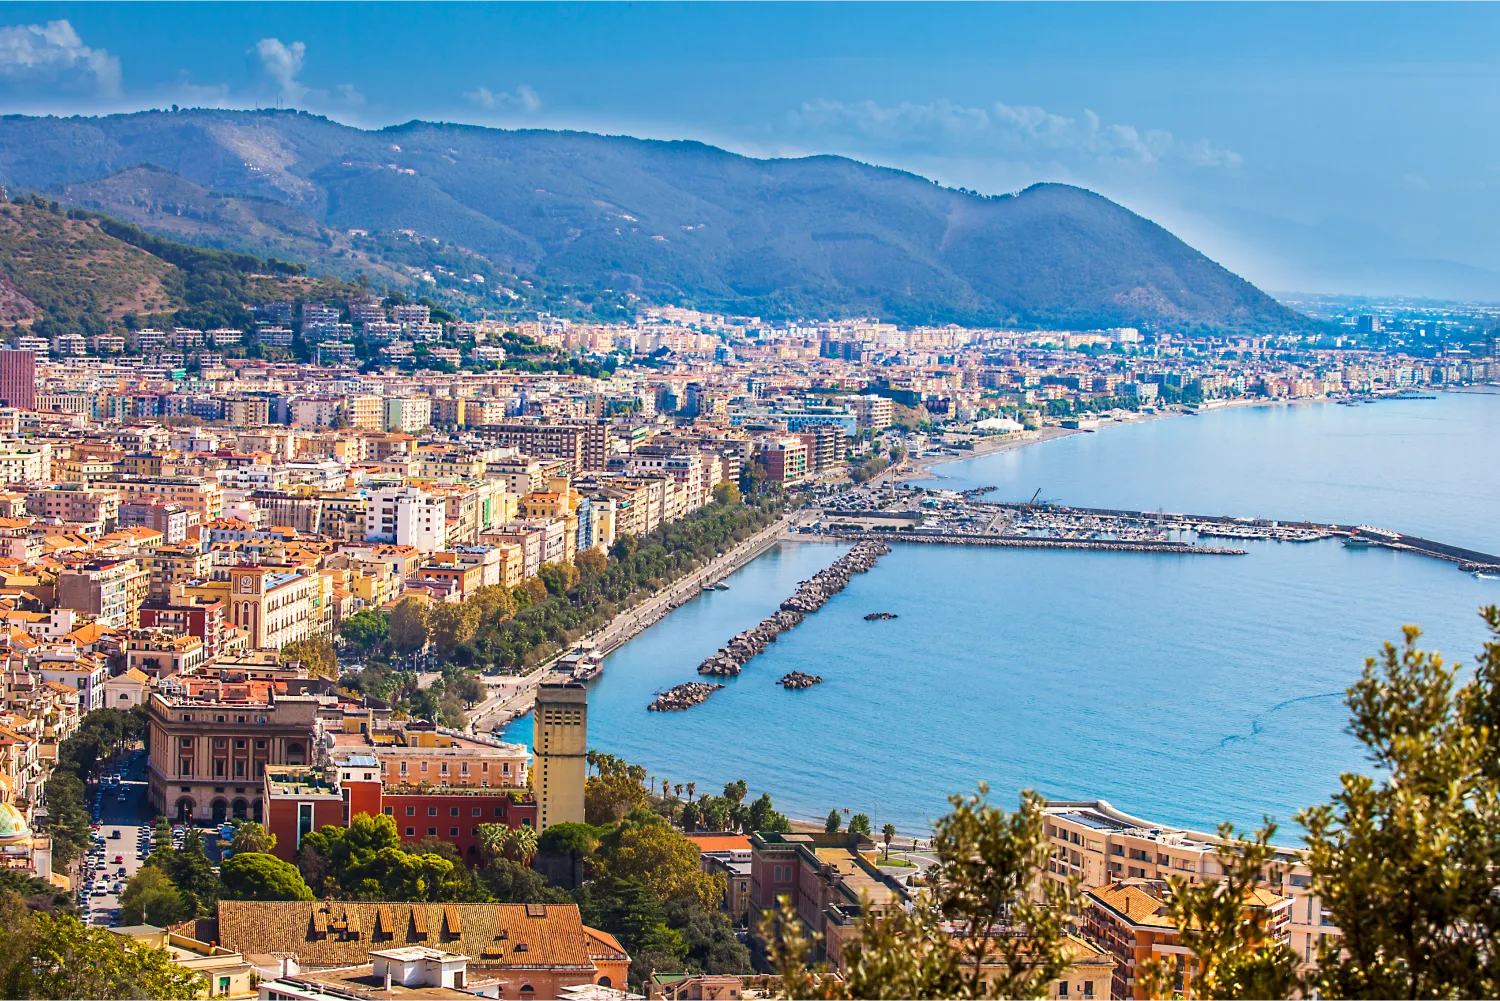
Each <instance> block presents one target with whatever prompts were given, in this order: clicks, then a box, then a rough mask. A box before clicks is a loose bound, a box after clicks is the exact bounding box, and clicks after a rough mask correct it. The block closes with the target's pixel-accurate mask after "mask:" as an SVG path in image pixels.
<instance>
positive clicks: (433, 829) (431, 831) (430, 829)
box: [427, 827, 437, 838]
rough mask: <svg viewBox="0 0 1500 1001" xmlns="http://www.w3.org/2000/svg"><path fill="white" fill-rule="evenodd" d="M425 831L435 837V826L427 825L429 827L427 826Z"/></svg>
mask: <svg viewBox="0 0 1500 1001" xmlns="http://www.w3.org/2000/svg"><path fill="white" fill-rule="evenodd" d="M427 833H428V834H429V835H431V836H432V837H434V838H435V837H437V828H436V827H429V828H427Z"/></svg>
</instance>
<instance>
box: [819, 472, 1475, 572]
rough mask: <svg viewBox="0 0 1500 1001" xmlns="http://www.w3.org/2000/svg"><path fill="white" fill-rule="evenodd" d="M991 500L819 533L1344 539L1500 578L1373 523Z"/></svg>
mask: <svg viewBox="0 0 1500 1001" xmlns="http://www.w3.org/2000/svg"><path fill="white" fill-rule="evenodd" d="M1038 492H1039V493H1040V491H1038ZM982 494H983V491H965V492H964V493H956V492H951V491H939V490H920V489H919V490H913V491H909V492H900V493H895V492H887V493H886V494H885V496H884V497H883V498H880V499H877V501H876V503H875V504H873V505H866V506H858V505H855V504H850V503H848V501H849V500H850V499H851V498H850V496H849V495H846V496H845V497H843V498H839V499H837V500H835V502H834V503H833V504H830V505H829V506H828V507H826V508H824V509H823V511H822V524H821V526H820V528H819V530H818V531H819V534H821V535H823V536H826V537H830V538H838V539H850V540H853V539H884V540H886V541H889V542H912V543H925V544H929V545H965V546H994V547H1008V548H1017V549H1091V550H1100V551H1106V552H1136V553H1177V554H1181V555H1203V556H1241V555H1244V554H1245V550H1243V549H1239V548H1235V547H1234V544H1235V543H1244V542H1287V543H1306V542H1318V541H1320V540H1325V539H1334V538H1342V539H1344V540H1346V541H1347V540H1351V539H1353V540H1357V541H1358V542H1359V543H1360V544H1362V545H1367V546H1371V547H1380V548H1385V549H1395V550H1398V551H1401V552H1411V553H1418V554H1420V555H1423V556H1430V557H1432V558H1434V559H1440V560H1444V561H1446V562H1448V563H1452V564H1454V565H1456V566H1457V567H1458V568H1459V569H1460V570H1464V571H1466V572H1473V573H1500V556H1496V555H1493V554H1490V553H1484V552H1480V551H1478V550H1474V549H1466V548H1464V547H1461V546H1453V545H1449V544H1447V543H1443V542H1437V541H1434V540H1432V539H1426V538H1423V537H1421V536H1417V535H1407V534H1405V533H1402V532H1395V531H1388V530H1385V529H1378V528H1374V527H1372V526H1369V525H1344V524H1337V523H1322V522H1313V521H1286V520H1280V519H1270V518H1243V517H1235V516H1232V515H1205V514H1186V513H1180V512H1173V511H1165V510H1161V511H1130V510H1124V509H1120V508H1094V507H1070V506H1068V505H1064V504H1057V503H1053V502H1048V501H1041V502H1040V503H1038V502H1037V501H1036V500H1035V499H1033V500H1032V501H1031V502H1028V503H1008V502H1003V501H987V500H981V499H980V497H981V496H982ZM1209 540H1214V541H1212V542H1210V541H1209Z"/></svg>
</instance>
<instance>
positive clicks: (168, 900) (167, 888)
mask: <svg viewBox="0 0 1500 1001" xmlns="http://www.w3.org/2000/svg"><path fill="white" fill-rule="evenodd" d="M194 916H195V914H194V908H192V907H191V906H190V905H189V904H188V903H187V901H185V900H183V898H182V894H181V893H179V892H178V890H177V884H176V883H173V882H172V880H171V879H170V878H169V877H168V876H167V874H166V873H164V872H162V871H161V870H160V869H158V868H156V867H155V866H150V865H148V866H143V867H141V869H140V870H138V871H137V872H136V874H135V875H134V876H131V877H130V879H128V880H126V882H125V892H124V893H121V894H120V920H121V921H122V922H123V923H124V924H127V925H138V924H142V923H145V924H153V925H159V926H161V927H166V926H167V925H171V924H176V923H177V922H179V921H186V920H187V919H188V918H191V917H194Z"/></svg>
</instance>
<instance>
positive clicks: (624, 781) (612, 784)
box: [583, 754, 650, 825]
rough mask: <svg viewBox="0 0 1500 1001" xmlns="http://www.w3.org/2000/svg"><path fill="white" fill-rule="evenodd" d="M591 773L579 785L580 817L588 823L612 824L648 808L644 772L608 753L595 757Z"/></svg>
mask: <svg viewBox="0 0 1500 1001" xmlns="http://www.w3.org/2000/svg"><path fill="white" fill-rule="evenodd" d="M595 772H596V774H594V775H590V776H589V777H588V778H587V779H585V780H584V783H583V817H584V820H585V821H587V822H588V823H590V824H594V825H599V824H613V823H615V822H616V821H618V820H619V819H620V818H621V817H624V816H625V815H626V814H627V813H629V812H630V811H632V810H635V809H637V808H639V807H644V806H647V805H649V803H650V796H649V795H648V794H647V792H646V769H644V768H642V767H641V766H640V765H632V764H630V763H629V762H627V761H625V760H623V759H621V758H617V757H615V756H614V755H612V754H597V755H595Z"/></svg>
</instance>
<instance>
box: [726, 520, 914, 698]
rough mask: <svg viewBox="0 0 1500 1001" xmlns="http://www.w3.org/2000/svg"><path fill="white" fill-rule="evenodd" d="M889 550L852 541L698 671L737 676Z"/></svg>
mask: <svg viewBox="0 0 1500 1001" xmlns="http://www.w3.org/2000/svg"><path fill="white" fill-rule="evenodd" d="M890 551H891V547H890V546H887V545H885V544H884V543H882V542H876V541H872V540H866V541H863V542H859V543H857V544H855V546H854V548H852V549H850V550H849V551H848V552H847V553H845V554H844V555H843V556H840V557H839V558H838V559H837V560H835V561H834V562H833V565H832V566H830V567H828V569H826V570H823V571H820V572H819V573H818V574H817V575H816V576H814V577H813V578H812V579H811V580H809V581H805V582H804V583H803V584H802V586H801V587H799V588H797V592H796V593H795V594H793V595H792V596H791V597H790V598H788V599H786V600H785V601H783V602H782V603H781V608H780V610H779V611H777V612H775V613H774V614H772V615H770V616H767V617H766V618H764V619H762V620H761V621H760V622H759V623H758V624H756V625H754V626H751V627H750V628H749V629H746V630H745V631H744V632H742V633H740V634H739V635H737V636H735V637H734V638H733V639H731V640H730V641H729V642H728V643H727V644H725V645H724V646H722V647H720V648H719V650H718V652H717V653H714V654H712V655H710V656H709V657H707V658H706V659H705V660H704V661H703V663H701V664H699V665H698V673H699V674H704V675H711V676H714V677H721V678H732V677H734V676H736V675H738V674H739V673H740V671H741V670H743V669H744V666H745V665H746V664H747V663H749V662H750V660H751V659H752V658H754V657H756V656H758V655H760V654H762V653H764V652H765V649H766V647H768V646H770V645H771V644H772V643H775V642H776V637H778V636H779V635H781V634H782V633H783V632H785V631H786V630H788V629H790V628H792V627H793V626H795V625H797V624H798V623H799V622H801V621H802V620H803V618H805V617H806V616H808V615H811V614H812V613H813V612H816V611H817V610H818V609H820V608H822V607H823V606H824V605H825V604H827V602H828V599H829V598H832V597H833V596H834V595H835V594H838V593H839V592H840V591H842V590H843V589H844V588H845V587H846V586H847V585H848V583H849V580H850V578H852V577H853V576H854V575H855V574H858V573H864V572H865V571H866V570H869V569H870V568H872V567H873V566H875V561H876V560H878V559H880V557H882V556H884V555H885V554H886V553H888V552H890Z"/></svg>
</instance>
